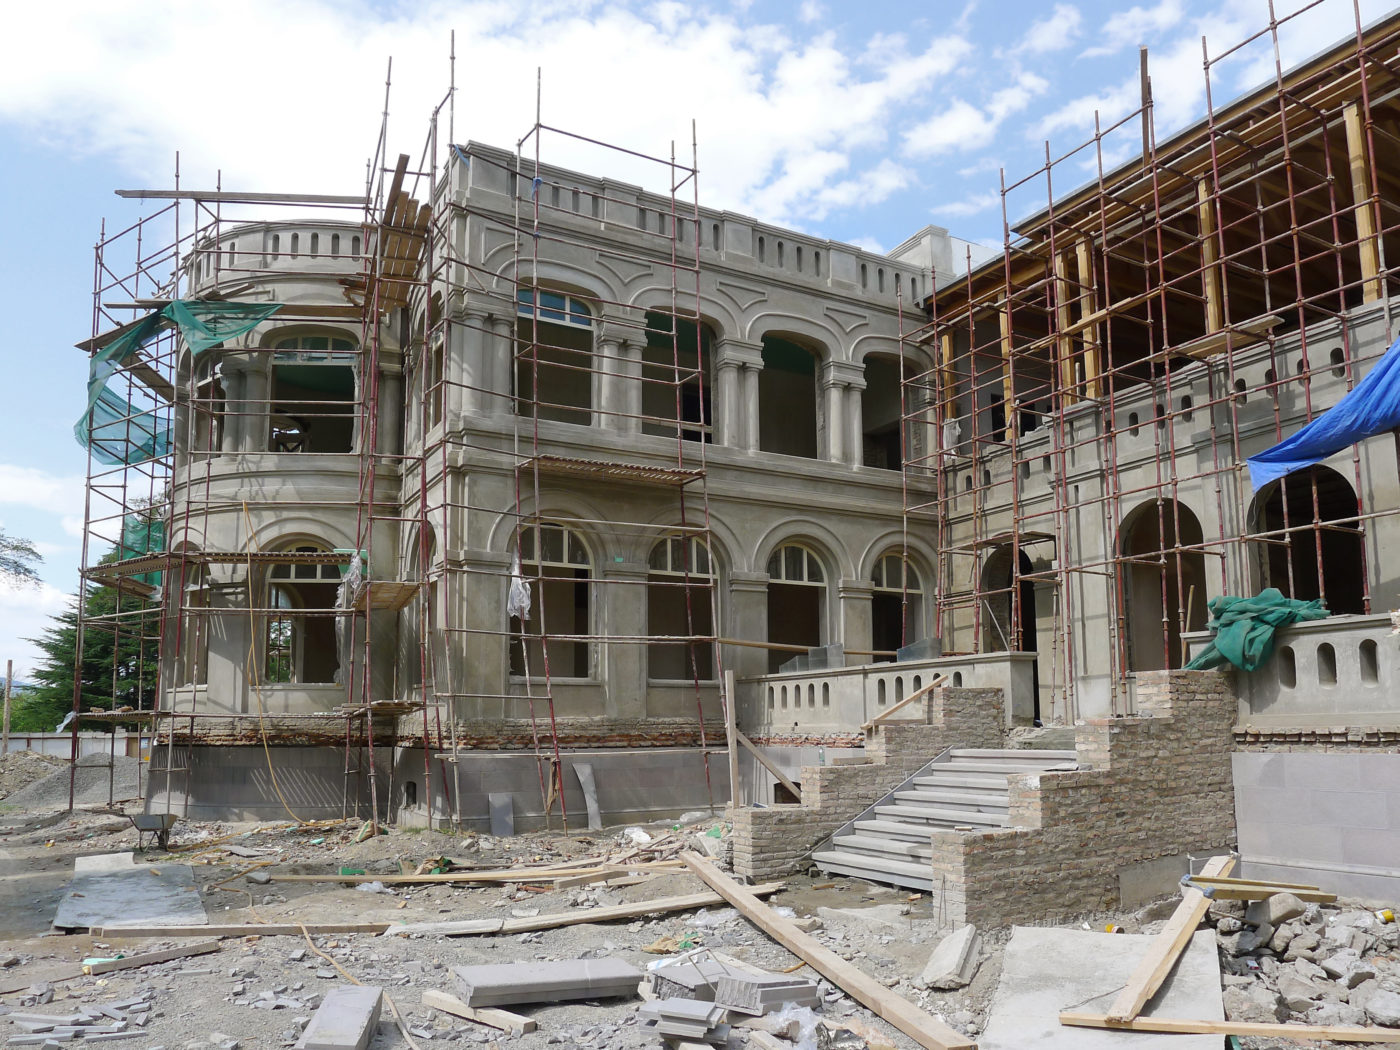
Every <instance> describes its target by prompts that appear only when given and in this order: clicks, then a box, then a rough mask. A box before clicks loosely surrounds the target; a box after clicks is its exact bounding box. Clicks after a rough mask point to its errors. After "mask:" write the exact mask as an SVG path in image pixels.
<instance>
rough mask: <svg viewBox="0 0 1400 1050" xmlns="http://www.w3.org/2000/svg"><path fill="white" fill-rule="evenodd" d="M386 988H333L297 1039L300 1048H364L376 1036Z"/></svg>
mask: <svg viewBox="0 0 1400 1050" xmlns="http://www.w3.org/2000/svg"><path fill="white" fill-rule="evenodd" d="M383 1005H384V991H383V989H380V988H375V987H373V986H370V985H345V986H343V987H340V988H332V989H331V990H330V991H329V992H327V993H326V997H325V999H323V1000H322V1001H321V1005H320V1006H319V1007H318V1008H317V1010H316V1012H315V1013H314V1014H312V1016H311V1020H310V1022H309V1023H308V1024H307V1026H306V1030H305V1031H304V1032H302V1034H301V1039H300V1040H299V1041H298V1042H297V1044H296V1045H297V1050H365V1048H366V1047H368V1046H369V1041H370V1040H371V1039H373V1038H374V1029H375V1026H376V1025H378V1024H379V1011H380V1009H381V1008H382V1007H383Z"/></svg>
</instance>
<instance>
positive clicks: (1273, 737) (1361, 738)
mask: <svg viewBox="0 0 1400 1050" xmlns="http://www.w3.org/2000/svg"><path fill="white" fill-rule="evenodd" d="M1235 750H1236V751H1280V752H1287V751H1371V752H1382V753H1384V752H1397V751H1400V726H1326V727H1322V728H1308V729H1303V728H1298V729H1259V728H1256V727H1255V726H1236V727H1235Z"/></svg>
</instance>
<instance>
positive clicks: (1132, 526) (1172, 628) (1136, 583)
mask: <svg viewBox="0 0 1400 1050" xmlns="http://www.w3.org/2000/svg"><path fill="white" fill-rule="evenodd" d="M1118 536H1119V553H1120V555H1121V556H1122V561H1121V562H1120V565H1119V581H1120V583H1121V586H1122V590H1123V615H1124V618H1125V620H1126V623H1125V627H1126V629H1127V637H1126V639H1125V643H1124V645H1125V651H1126V656H1127V661H1128V670H1130V671H1159V670H1163V669H1166V668H1176V667H1181V666H1182V665H1184V664H1185V663H1186V657H1185V654H1184V653H1183V652H1182V645H1181V635H1182V632H1183V630H1186V631H1199V630H1202V629H1204V627H1205V625H1206V618H1207V617H1206V600H1207V597H1208V596H1207V594H1206V587H1205V580H1206V559H1205V555H1204V554H1203V553H1202V552H1201V549H1200V548H1201V544H1202V542H1203V535H1202V532H1201V523H1200V521H1199V520H1198V519H1197V518H1196V515H1195V514H1193V513H1192V512H1191V511H1190V509H1188V508H1187V507H1185V506H1183V505H1182V504H1181V503H1178V502H1177V501H1175V500H1153V501H1152V502H1150V503H1144V504H1142V505H1141V506H1139V507H1137V508H1135V509H1134V510H1133V511H1131V512H1130V513H1129V514H1128V516H1127V517H1126V518H1124V519H1123V525H1122V527H1121V528H1120V529H1119V530H1118ZM1184 547H1185V548H1192V549H1190V550H1182V549H1181V548H1184Z"/></svg>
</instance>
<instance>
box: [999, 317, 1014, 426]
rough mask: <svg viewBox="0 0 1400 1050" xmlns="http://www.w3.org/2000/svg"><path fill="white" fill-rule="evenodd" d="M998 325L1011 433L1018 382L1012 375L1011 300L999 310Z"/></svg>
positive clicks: (1003, 396)
mask: <svg viewBox="0 0 1400 1050" xmlns="http://www.w3.org/2000/svg"><path fill="white" fill-rule="evenodd" d="M997 324H998V325H999V326H1000V328H1001V399H1002V404H1003V408H1004V411H1005V413H1006V428H1007V430H1008V431H1009V430H1010V429H1011V428H1012V427H1014V426H1015V425H1016V381H1015V377H1013V376H1012V374H1011V355H1012V354H1013V353H1014V352H1015V348H1014V347H1013V346H1012V342H1013V340H1012V326H1011V300H1010V299H1003V300H1002V303H1001V307H1000V308H999V309H998V310H997Z"/></svg>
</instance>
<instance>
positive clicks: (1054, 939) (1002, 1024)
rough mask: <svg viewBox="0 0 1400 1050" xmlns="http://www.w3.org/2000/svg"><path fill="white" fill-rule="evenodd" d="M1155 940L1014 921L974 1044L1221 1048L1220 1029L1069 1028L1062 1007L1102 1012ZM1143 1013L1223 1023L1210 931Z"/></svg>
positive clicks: (1007, 1049) (999, 1048)
mask: <svg viewBox="0 0 1400 1050" xmlns="http://www.w3.org/2000/svg"><path fill="white" fill-rule="evenodd" d="M1154 939H1155V938H1153V937H1150V936H1145V935H1136V934H1114V933H1091V932H1089V931H1087V930H1056V929H1043V928H1041V927H1031V926H1017V927H1016V928H1015V929H1013V930H1012V931H1011V940H1010V941H1009V942H1008V943H1007V945H1006V953H1005V955H1004V957H1003V959H1002V969H1001V982H1000V983H999V984H998V985H997V990H996V995H995V996H993V998H992V1007H991V1010H990V1012H989V1013H988V1017H987V1029H986V1031H985V1032H983V1033H982V1037H981V1038H980V1039H979V1040H978V1041H977V1045H978V1047H979V1048H980V1050H1024V1048H1025V1047H1028V1046H1034V1047H1036V1048H1037V1050H1040V1048H1047V1050H1054V1048H1056V1047H1059V1048H1062V1050H1152V1048H1157V1050H1220V1036H1218V1035H1162V1034H1158V1033H1153V1032H1111V1031H1105V1030H1100V1029H1093V1028H1068V1027H1066V1026H1064V1025H1062V1024H1060V1021H1059V1013H1060V1011H1061V1010H1064V1009H1068V1008H1071V1007H1072V1008H1074V1009H1076V1010H1081V1011H1084V1012H1094V1011H1098V1012H1103V1011H1106V1010H1107V1009H1108V1007H1109V1005H1110V1004H1111V1003H1112V1002H1113V997H1114V996H1116V995H1117V994H1118V992H1119V990H1120V989H1121V988H1122V987H1123V985H1124V983H1126V981H1127V980H1128V977H1129V975H1130V974H1131V973H1132V972H1133V969H1134V967H1136V966H1137V964H1138V962H1139V961H1140V960H1141V959H1142V957H1143V956H1144V955H1145V954H1146V952H1147V949H1148V946H1149V945H1150V944H1151V943H1152V941H1153V940H1154ZM1144 1014H1145V1015H1146V1016H1158V1017H1182V1018H1191V1019H1192V1020H1202V1021H1223V1020H1224V1019H1225V1009H1224V1007H1223V1005H1222V1004H1221V1000H1220V960H1219V958H1218V957H1217V955H1216V951H1215V933H1214V932H1213V931H1211V930H1201V931H1198V932H1197V933H1196V935H1195V936H1194V937H1193V938H1192V940H1191V943H1190V944H1189V945H1188V946H1187V949H1186V951H1185V952H1184V953H1183V954H1182V957H1181V960H1180V961H1179V962H1178V963H1177V966H1176V969H1175V971H1173V973H1172V975H1171V976H1170V977H1169V978H1167V982H1166V983H1165V984H1164V985H1163V986H1162V990H1161V991H1160V992H1158V993H1157V995H1156V997H1155V998H1153V1000H1152V1001H1151V1002H1150V1003H1148V1004H1147V1009H1146V1010H1145V1011H1144Z"/></svg>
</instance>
